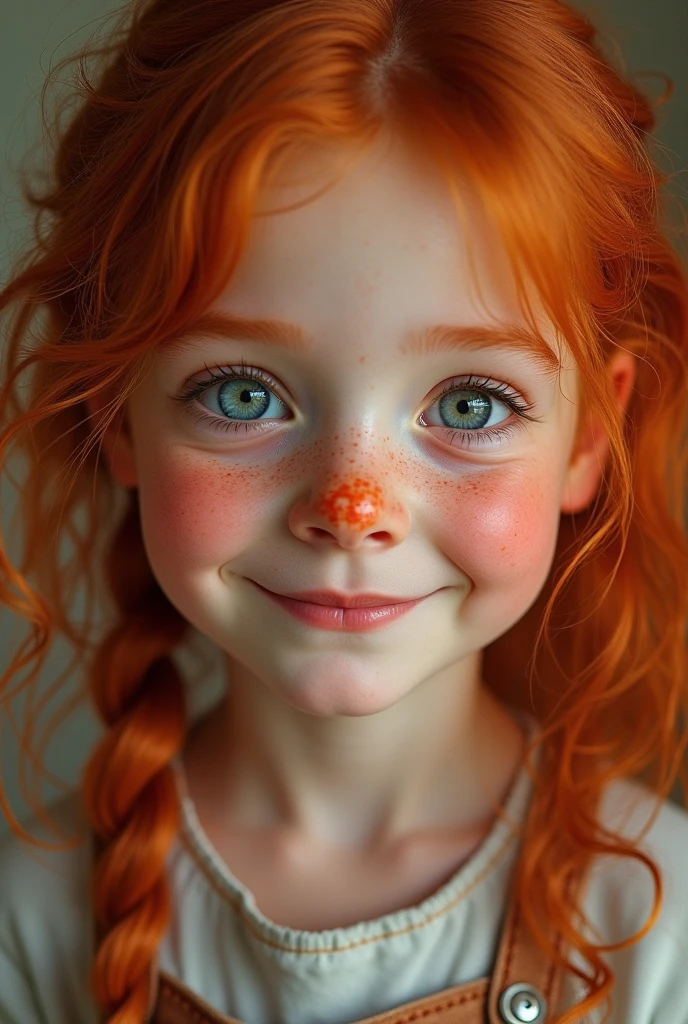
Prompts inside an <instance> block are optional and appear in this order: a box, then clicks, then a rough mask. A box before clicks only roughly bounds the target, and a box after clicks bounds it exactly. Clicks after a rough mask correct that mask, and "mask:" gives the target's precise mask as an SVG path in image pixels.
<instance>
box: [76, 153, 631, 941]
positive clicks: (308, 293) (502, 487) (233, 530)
mask: <svg viewBox="0 0 688 1024" xmlns="http://www.w3.org/2000/svg"><path fill="white" fill-rule="evenodd" d="M328 160H329V161H331V162H328ZM337 160H338V154H337V152H336V151H334V150H333V151H331V153H330V155H329V157H328V156H324V155H323V154H322V153H320V154H319V155H318V156H317V157H316V156H315V154H313V156H312V158H311V159H310V160H309V159H308V158H307V157H304V158H303V165H302V166H301V164H300V163H299V165H298V166H296V165H295V166H294V168H293V169H294V171H297V172H300V171H303V172H305V175H306V177H305V178H304V181H307V184H305V185H304V184H303V182H301V184H298V183H297V184H294V181H293V177H290V180H289V182H288V183H285V184H281V185H280V186H279V187H275V188H274V190H272V191H271V193H270V194H266V196H265V202H264V203H261V204H260V208H261V209H273V208H274V207H276V206H281V205H286V204H287V203H292V202H295V201H296V200H297V199H301V198H304V197H306V196H310V195H312V194H313V193H314V191H315V189H316V187H317V186H319V185H320V184H321V183H325V182H326V181H330V180H331V179H332V176H333V173H335V172H336V171H337V170H338V168H339V166H340V165H339V164H338V162H337ZM465 197H466V199H467V203H468V210H469V213H470V216H469V230H470V235H471V240H472V242H473V245H474V246H475V254H476V261H477V264H476V265H477V269H478V274H479V280H480V285H481V289H482V292H483V295H484V296H485V299H486V302H487V308H488V309H489V315H488V312H486V309H485V308H484V307H482V306H481V305H480V304H479V303H478V301H477V299H476V296H475V295H474V293H473V289H472V288H471V283H470V277H469V272H468V262H467V252H466V245H465V236H464V232H463V229H462V227H461V225H460V223H458V222H457V218H456V215H455V212H454V208H453V205H452V203H451V200H450V197H449V194H448V192H447V190H446V186H445V185H444V183H443V182H442V181H441V180H440V179H439V177H438V176H437V175H436V173H435V172H434V170H433V169H432V167H430V166H427V165H426V164H425V163H423V162H421V160H420V159H419V158H418V157H417V156H414V155H412V154H411V153H410V152H409V151H408V150H407V149H406V148H405V147H404V146H403V144H402V143H401V142H394V143H391V144H390V146H389V148H387V147H386V146H385V145H384V144H380V145H379V146H378V147H376V148H375V149H374V150H373V151H372V152H371V153H370V154H368V156H367V157H365V158H364V159H363V161H362V162H361V163H360V164H359V165H358V166H357V167H356V168H355V169H354V170H353V171H352V172H351V173H350V174H347V176H346V178H345V179H344V180H343V181H342V182H340V183H339V184H338V185H337V186H336V187H335V188H334V189H332V190H331V191H330V192H329V193H327V194H326V195H324V196H321V197H319V198H318V199H316V200H314V201H313V202H311V203H309V204H307V205H306V206H304V207H303V208H301V209H299V210H294V211H291V212H288V213H285V214H279V215H270V216H267V217H261V218H260V219H258V220H256V221H254V230H253V233H252V235H251V238H250V244H249V247H248V250H247V251H246V253H245V255H244V257H243V258H242V261H241V263H240V264H239V266H238V268H237V271H236V273H235V274H234V276H233V278H232V280H231V281H230V283H229V286H228V287H227V289H226V290H225V292H224V293H223V295H222V297H221V298H220V300H218V302H217V303H215V304H214V307H213V308H214V309H218V310H224V311H229V310H231V311H232V312H233V313H236V314H239V315H244V316H252V317H278V318H280V319H283V320H288V321H292V322H294V323H296V324H300V325H301V326H302V327H303V328H305V330H306V331H308V332H309V333H310V334H311V336H312V338H313V343H312V346H311V350H310V351H309V352H308V353H304V352H297V351H292V350H289V349H286V348H284V347H276V346H272V345H267V344H265V343H262V342H259V341H244V340H236V339H233V338H226V339H218V338H203V337H198V338H194V339H193V340H192V342H191V343H187V344H186V345H185V346H177V347H176V348H172V347H170V348H168V349H166V350H165V351H161V352H159V353H158V354H157V355H156V358H155V362H154V365H153V368H152V370H151V371H150V373H149V374H148V376H147V377H146V378H145V379H144V380H143V382H142V383H141V384H140V385H139V386H138V387H137V389H136V391H135V392H134V393H133V394H132V396H131V398H130V399H129V401H128V403H127V406H126V410H125V415H124V416H123V417H122V418H121V420H120V421H119V422H114V423H113V424H112V425H111V426H110V427H109V428H108V431H107V433H106V435H105V437H104V450H105V453H106V457H107V459H108V462H109V465H110V468H111V471H112V473H113V474H114V475H115V477H116V479H117V480H119V481H120V483H121V484H122V485H123V486H125V487H137V488H138V490H139V501H140V508H141V517H142V525H143V532H144V542H145V546H146V550H147V553H148V557H149V559H150V564H151V567H152V570H153V572H154V574H155V576H156V578H157V579H158V581H159V583H160V585H161V587H162V589H163V590H164V591H165V593H166V594H167V596H168V597H169V599H170V600H171V602H172V603H173V604H174V605H175V606H176V607H177V608H178V609H179V610H180V611H181V612H182V613H183V614H184V615H185V616H186V618H187V619H188V620H189V621H190V622H191V623H192V624H193V625H194V626H196V627H197V628H198V629H199V630H200V631H201V632H203V633H204V634H206V635H207V636H208V637H210V638H211V639H212V640H213V641H214V642H215V643H216V644H217V645H219V647H220V648H221V649H222V650H223V651H224V652H226V655H227V665H228V679H229V687H228V696H227V699H226V700H225V701H223V703H222V704H220V705H219V706H218V707H217V708H216V709H214V710H213V711H212V712H211V713H210V714H209V715H208V716H207V717H206V718H205V719H203V720H202V721H201V722H200V723H199V724H198V725H197V726H196V727H195V728H194V729H193V730H192V733H191V735H190V737H189V741H188V744H187V747H186V749H185V752H184V762H185V766H186V769H187V775H188V780H189V788H190V792H191V796H192V798H193V799H194V801H195V803H196V806H197V812H198V814H199V818H200V820H201V823H202V824H203V826H204V827H205V829H206V831H207V832H208V834H209V835H210V837H211V839H212V841H213V842H214V843H215V845H216V847H217V849H218V850H219V852H220V855H221V856H224V857H225V859H226V860H227V862H228V863H229V864H230V866H231V867H232V870H233V871H234V872H235V874H237V875H238V877H240V878H241V879H242V881H244V882H245V883H246V884H248V885H250V886H251V887H252V888H253V891H254V892H255V893H256V895H257V899H258V903H259V905H260V906H261V909H263V911H264V912H266V913H270V914H271V916H272V917H273V919H275V920H277V921H278V922H280V923H284V924H290V925H292V926H295V927H298V926H301V927H329V926H334V925H344V924H346V923H349V920H358V919H360V918H361V916H362V915H363V916H371V915H373V914H379V913H382V912H384V911H386V910H389V909H393V908H394V907H396V906H402V905H408V902H409V901H415V900H417V899H420V898H422V896H423V895H425V894H427V891H428V890H429V891H432V890H433V889H434V888H436V886H437V885H439V884H441V883H442V881H443V880H444V878H445V877H447V876H448V875H449V874H451V872H452V871H453V870H456V867H457V865H458V863H460V862H461V860H462V859H465V857H466V856H468V855H469V854H470V852H471V851H472V850H473V849H475V847H476V845H477V844H478V843H479V842H480V840H481V839H482V837H483V836H484V835H485V833H486V832H487V831H488V830H489V828H490V826H491V824H492V821H493V820H494V818H493V812H492V810H491V803H492V801H494V800H497V799H501V798H502V797H503V796H504V795H505V793H506V792H507V790H508V788H509V786H510V784H511V782H512V780H513V776H514V773H515V771H516V770H517V768H518V766H519V762H520V758H521V755H522V750H523V740H524V737H523V734H522V731H521V728H520V726H519V725H518V724H517V723H516V722H515V720H514V719H513V718H512V716H511V715H510V714H509V713H508V711H507V710H506V709H505V708H503V707H502V706H501V705H499V704H498V703H497V702H496V701H495V699H494V698H492V697H491V696H490V695H489V694H488V693H487V692H486V691H485V689H484V688H483V686H482V684H481V657H482V655H481V652H482V650H483V648H485V646H486V645H488V644H489V643H491V642H492V641H493V640H495V639H496V638H497V637H499V636H500V635H502V634H503V633H505V632H506V631H507V630H508V629H509V628H510V627H511V626H512V625H514V623H516V622H517V621H518V620H519V619H520V618H521V617H522V616H523V615H524V614H525V612H526V611H527V610H528V608H529V607H530V606H531V604H532V603H533V602H534V601H535V599H536V597H537V595H538V593H539V592H540V590H541V588H542V586H543V585H544V582H545V580H546V578H547V575H548V572H549V569H550V566H551V563H552V559H553V555H554V551H555V545H556V539H557V532H558V526H559V521H560V515H561V514H562V512H564V513H565V512H575V511H578V510H580V509H583V508H585V507H586V506H587V505H588V504H589V503H590V502H591V500H592V499H593V497H594V495H595V493H596V491H597V488H598V486H599V482H600V478H601V473H602V468H603V464H604V459H605V457H606V443H605V439H604V437H603V435H602V433H601V428H600V426H599V424H598V423H596V421H595V420H594V418H593V417H592V416H591V415H590V414H589V411H587V410H580V411H581V415H582V417H583V418H582V423H583V425H584V429H583V431H582V435H581V441H580V444H579V447H578V449H577V452H576V456H575V458H573V457H572V452H573V441H574V435H575V429H576V423H577V416H578V413H579V409H578V404H577V395H578V378H577V371H576V369H575V366H574V363H573V359H572V357H571V355H570V353H569V352H568V350H567V349H566V347H565V346H562V347H561V348H559V347H558V346H557V343H556V341H555V338H554V333H553V329H550V334H551V337H552V348H553V349H554V350H555V351H557V352H558V353H559V354H560V355H561V356H562V359H563V361H564V366H563V369H562V371H561V374H560V376H559V378H557V377H556V376H555V377H554V378H550V379H547V378H546V377H545V376H544V375H543V374H542V372H541V370H540V369H539V368H538V367H537V366H536V365H535V363H534V362H533V361H532V358H531V357H530V356H529V355H528V354H526V353H525V352H523V351H518V350H516V351H506V350H504V349H494V348H491V347H490V348H482V349H481V348H480V347H475V348H473V349H471V350H469V349H465V348H464V349H458V348H457V349H454V350H452V349H451V348H446V349H445V350H443V351H438V352H434V353H431V354H417V353H414V352H413V351H410V346H409V345H408V344H406V345H405V344H404V343H405V338H406V335H407V333H408V332H409V331H412V330H417V329H421V328H424V327H426V326H428V325H431V324H440V323H446V324H463V325H465V324H485V323H487V322H488V320H489V317H492V318H494V319H496V320H498V321H505V320H508V321H512V322H516V323H523V320H522V317H521V315H520V312H519V309H518V306H517V303H516V296H515V291H514V289H513V284H512V279H511V276H510V271H509V268H508V264H507V260H506V254H505V252H504V249H503V247H502V244H501V242H500V240H499V237H498V236H497V235H496V233H495V232H494V230H493V228H492V227H491V226H490V224H489V223H488V222H487V221H486V219H485V218H484V217H483V215H482V214H481V212H480V208H479V206H478V204H477V202H476V200H475V197H474V196H473V195H472V194H471V193H470V191H469V189H468V188H466V191H465ZM400 346H402V347H405V348H406V349H407V350H408V351H407V352H406V354H400V353H399V347H400ZM241 359H243V360H244V361H245V363H246V364H247V365H248V366H250V367H255V368H257V369H261V370H263V371H264V372H265V373H267V374H268V375H269V376H270V377H271V378H272V379H273V380H274V382H275V384H276V385H277V388H275V389H274V390H275V394H276V397H271V393H270V391H268V392H267V396H268V397H270V406H269V408H268V409H267V412H265V413H263V414H262V415H260V414H256V415H257V419H259V420H260V419H262V420H266V421H269V425H268V426H267V427H266V428H265V429H262V430H260V429H259V430H256V431H254V432H253V434H246V433H245V432H244V431H243V430H242V431H241V432H237V431H235V430H234V429H231V430H229V431H228V432H222V431H213V430H212V429H211V428H210V427H208V426H207V425H204V424H202V423H200V422H197V419H198V417H199V415H201V414H202V413H205V414H206V416H208V417H210V418H211V419H214V420H215V421H218V420H219V421H223V420H228V419H229V416H228V415H227V413H226V412H225V411H223V408H222V406H220V404H219V399H218V396H219V394H220V388H221V387H222V385H216V386H215V387H213V388H212V389H211V390H210V391H206V392H205V393H204V394H203V395H201V396H200V397H199V398H197V399H195V400H194V401H192V402H190V403H188V404H187V405H183V404H182V403H181V402H177V401H174V396H175V395H176V394H178V392H179V391H180V389H181V388H182V387H183V385H184V384H185V382H188V381H189V380H190V379H191V378H193V379H195V380H199V379H207V378H208V373H207V371H206V370H205V366H204V364H207V366H208V367H209V368H211V369H213V368H215V367H218V368H224V369H228V368H230V367H233V368H234V369H235V370H236V371H237V372H240V370H241V365H240V361H241ZM609 373H610V375H611V378H612V380H613V382H614V385H615V387H616V390H617V394H618V398H619V406H620V409H621V408H623V407H624V406H625V404H626V402H627V400H628V397H629V394H630V389H631V387H632V383H633V378H634V371H633V360H632V357H631V356H630V355H628V354H626V353H619V354H618V355H617V356H616V357H615V358H614V360H613V361H612V362H611V364H610V367H609ZM470 374H474V375H480V376H481V379H484V378H489V380H490V382H491V383H492V384H494V385H500V384H505V383H506V384H508V385H509V393H515V394H517V395H518V396H519V397H520V400H521V402H522V403H523V404H525V403H533V407H532V409H531V410H530V413H531V415H534V416H537V417H538V419H539V422H528V421H525V420H523V421H521V422H522V423H523V429H520V430H514V431H513V433H512V434H511V435H510V436H504V437H503V439H502V442H501V443H500V444H495V443H488V444H485V445H483V446H481V447H477V446H470V447H469V446H468V445H467V444H465V443H463V442H462V441H461V440H460V439H459V437H458V436H457V437H455V438H454V440H453V441H451V440H450V438H451V436H452V432H451V431H449V430H447V426H448V424H447V421H446V419H443V417H442V415H441V413H440V411H439V407H438V404H437V402H436V399H437V398H438V396H439V394H440V393H441V391H442V388H443V387H445V386H446V385H448V384H450V383H452V382H453V380H454V378H458V382H457V387H458V386H459V385H460V384H461V383H462V382H461V378H462V377H466V376H467V375H470ZM263 393H264V392H262V391H261V394H263ZM458 397H459V398H461V397H467V396H464V395H459V396H458ZM105 399H106V396H103V397H102V398H101V399H100V400H93V401H92V402H91V403H90V404H91V406H92V409H94V410H95V409H98V408H100V407H102V405H103V403H104V402H105ZM492 405H493V413H492V414H491V416H490V420H489V426H493V425H495V426H501V425H502V424H505V423H515V422H516V421H518V419H519V417H518V415H517V414H516V413H513V412H511V411H510V409H509V408H508V406H506V405H503V404H502V402H501V401H500V400H498V398H494V399H492ZM452 422H454V421H452ZM481 425H482V422H481ZM251 580H253V581H255V582H257V583H259V584H261V585H262V586H263V587H267V588H269V589H272V590H275V591H279V592H285V591H298V590H303V589H313V588H333V589H337V590H340V591H349V592H357V591H379V592H381V593H386V594H390V595H399V596H402V597H407V598H408V597H412V596H413V597H416V596H421V595H426V594H430V595H432V596H430V597H428V598H427V599H426V600H425V601H424V602H422V603H421V604H420V605H418V606H417V607H416V608H415V609H414V610H412V611H411V612H410V613H409V614H407V615H406V616H405V617H404V618H402V619H399V620H397V621H396V622H392V623H391V624H388V625H386V626H385V627H384V628H382V629H379V630H377V631H374V632H367V633H363V632H360V633H356V632H332V631H329V630H322V629H317V628H314V627H311V626H308V625H305V624H302V623H300V622H297V621H296V620H295V619H293V618H292V617H291V616H289V615H288V614H287V613H286V612H285V611H284V610H283V609H281V608H280V607H278V606H277V605H275V604H274V603H273V602H272V601H271V600H270V599H269V598H268V597H266V595H265V594H264V593H262V592H261V591H260V590H259V589H258V588H256V587H255V586H254V585H253V583H251V582H250V581H251ZM335 863H338V864H339V867H338V868H337V871H336V872H335V871H333V865H334V864H335ZM275 868H278V869H279V872H280V875H279V877H280V879H281V882H282V884H281V886H279V887H274V888H271V887H270V884H269V882H268V877H269V874H270V872H271V871H272V870H274V869H275ZM346 872H348V877H349V878H350V884H346V883H343V877H344V878H346V877H347V876H346ZM333 876H336V877H337V882H338V886H339V887H341V891H342V892H343V893H344V894H345V898H344V899H343V900H342V902H341V904H340V903H338V902H337V900H336V898H335V894H334V890H333V888H332V886H333V882H332V879H333ZM285 879H287V880H288V881H289V884H288V885H287V884H285ZM352 888H355V890H356V893H357V896H356V898H355V900H354V902H353V903H352ZM290 894H291V896H290ZM316 894H317V897H318V900H317V901H315V900H314V899H313V897H314V896H315V895H316ZM309 896H310V897H311V898H310V900H309V899H308V897H309ZM316 902H317V904H318V907H319V909H318V910H317V911H316V910H315V909H309V908H308V907H307V906H305V904H309V903H310V907H311V908H314V907H315V903H316Z"/></svg>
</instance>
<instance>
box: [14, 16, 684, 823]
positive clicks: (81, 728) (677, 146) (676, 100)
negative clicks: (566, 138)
mask: <svg viewBox="0 0 688 1024" xmlns="http://www.w3.org/2000/svg"><path fill="white" fill-rule="evenodd" d="M229 2H231V0H228V3H229ZM117 6H118V5H116V4H107V3H105V0H71V2H70V3H66V4H65V3H64V0H24V2H23V3H21V4H18V3H12V4H10V3H9V2H8V0H6V2H5V4H4V10H3V12H2V14H3V17H2V33H1V34H0V97H1V99H0V141H1V143H2V146H1V148H0V211H1V216H0V281H2V282H3V283H4V282H5V280H6V276H7V271H8V268H9V264H10V259H11V256H12V254H13V253H14V252H16V251H18V249H19V248H20V247H21V245H22V242H23V240H24V238H25V235H26V231H27V224H28V218H27V214H26V211H25V210H24V209H23V207H22V205H21V203H20V199H19V196H20V193H19V186H18V184H17V180H16V174H15V170H16V167H17V164H18V162H19V160H20V159H21V157H22V155H23V154H24V152H25V151H26V149H27V147H28V146H29V145H30V144H32V143H33V142H34V141H35V140H36V139H37V138H38V137H39V133H40V116H39V103H38V97H39V93H40V88H41V85H42V83H43V81H44V78H45V73H46V71H47V70H48V69H49V68H50V67H51V66H52V65H54V64H55V63H56V62H57V61H58V60H59V59H60V58H62V57H64V56H66V55H67V54H68V53H70V52H72V51H73V50H74V49H75V48H76V47H78V46H79V45H81V44H82V43H83V42H84V41H85V39H86V37H87V35H89V34H90V32H91V31H92V30H93V29H94V28H95V27H96V24H95V23H96V21H97V20H98V19H100V18H102V16H103V15H104V14H106V13H107V12H108V11H112V10H115V9H116V8H117ZM577 6H578V7H579V8H580V9H581V10H585V11H587V12H589V13H590V14H591V15H592V16H593V18H594V20H595V22H596V24H597V25H598V26H599V27H600V29H601V30H602V33H603V36H604V39H605V44H604V45H605V50H606V52H607V53H608V54H609V55H610V56H612V58H613V59H614V60H615V62H616V64H617V66H619V67H621V68H622V69H625V70H627V71H629V72H641V71H642V72H647V71H660V72H664V73H665V74H667V75H669V76H670V77H671V78H672V79H673V81H674V85H675V92H674V95H673V96H672V97H671V98H670V99H669V100H668V102H667V103H665V104H664V105H663V106H661V107H660V108H659V110H658V116H659V125H658V129H657V131H656V138H657V139H658V140H659V142H660V143H661V151H660V152H659V154H658V155H659V159H660V164H661V166H662V167H663V169H664V170H666V171H668V172H672V173H673V174H674V175H675V177H674V179H673V180H672V181H671V183H670V185H669V186H668V188H667V190H666V191H667V195H668V196H670V197H672V198H671V199H670V201H669V206H668V214H667V223H669V224H670V225H671V226H672V227H673V228H674V230H681V229H682V226H683V221H684V218H685V216H686V210H688V203H686V177H685V175H684V174H683V171H684V168H685V166H686V162H687V158H688V61H686V49H687V45H688V0H598V2H597V3H594V4H593V3H588V2H583V0H579V2H578V4H577ZM69 73H70V72H69V70H68V71H67V72H63V73H62V74H61V76H60V78H61V80H62V81H64V80H65V79H66V77H67V75H68V74H69ZM639 84H640V85H641V86H642V87H643V88H644V89H645V90H646V91H647V92H648V93H649V94H650V95H652V96H658V95H660V94H661V93H662V92H663V91H664V88H665V83H664V82H663V81H662V80H661V79H657V78H647V79H646V78H643V79H642V80H640V81H639ZM679 247H680V250H681V252H682V253H683V256H684V259H685V253H686V245H685V241H683V242H680V241H679ZM12 474H13V476H15V477H17V478H19V479H21V470H20V467H18V466H17V465H16V464H13V465H12ZM0 485H1V486H0V502H1V507H2V529H3V536H4V537H7V531H8V529H9V526H10V520H11V519H12V517H13V513H14V508H15V503H14V500H13V499H14V489H13V488H11V487H10V485H9V484H8V483H7V481H6V479H5V477H4V475H3V477H2V480H0ZM8 546H9V553H10V557H11V558H12V559H13V560H14V558H13V554H12V553H13V550H16V549H14V548H13V546H12V538H11V537H10V538H9V542H8ZM15 557H16V556H15ZM77 604H78V602H77ZM75 613H76V614H80V613H79V608H78V607H77V608H75ZM26 633H27V630H26V627H25V625H24V623H23V622H22V620H20V619H18V618H17V617H16V616H14V615H10V613H9V612H8V611H7V609H2V610H0V652H1V653H0V668H2V669H3V670H5V669H6V668H7V666H8V664H9V660H10V657H11V656H13V655H14V652H15V651H16V649H17V644H18V642H19V641H20V640H21V639H23V637H24V636H25V635H26ZM70 654H71V652H70V651H69V650H68V649H67V647H66V645H62V644H61V642H58V643H56V644H55V645H54V647H53V649H52V651H51V654H50V656H49V657H48V659H47V660H46V662H45V665H44V670H43V672H42V673H41V677H40V678H41V687H47V686H49V685H50V684H51V683H52V682H54V681H55V680H56V679H57V677H58V676H59V674H60V673H61V672H62V671H63V670H64V668H65V666H66V664H67V661H68V660H69V655H70ZM16 684H17V679H16V678H15V679H13V681H12V688H13V689H14V688H15V687H16ZM81 684H82V680H81V679H80V678H74V679H73V680H72V681H71V682H70V684H69V687H68V690H65V691H63V693H62V695H60V696H58V699H57V701H51V702H50V703H49V704H48V705H47V707H46V709H45V713H44V714H43V715H42V716H41V717H40V718H39V722H40V724H41V726H43V725H44V724H45V723H46V722H47V721H48V720H49V718H50V717H52V715H53V714H54V713H55V711H56V710H57V708H58V707H60V706H61V705H62V702H63V700H64V696H65V694H67V693H69V694H72V693H73V692H74V691H75V690H76V689H77V688H79V686H80V685H81ZM11 709H12V712H13V715H14V716H15V717H16V720H17V722H18V724H21V721H22V712H23V699H22V698H20V699H17V700H15V701H13V702H12V706H11ZM1 720H2V731H0V746H1V749H2V777H3V781H4V785H5V788H6V791H7V794H8V798H9V801H10V805H11V807H12V808H13V811H14V813H15V814H17V815H18V816H20V817H22V816H24V815H26V813H27V805H26V804H25V802H24V800H23V799H22V798H21V796H20V789H19V783H18V778H17V742H16V740H15V739H14V735H13V733H12V731H11V729H10V727H9V724H8V723H7V722H6V721H5V719H4V715H3V716H2V719H1ZM99 732H100V726H99V725H98V724H97V721H96V719H95V716H94V715H93V713H92V712H91V711H90V710H89V709H88V706H86V707H85V708H82V709H81V710H79V711H78V712H77V713H75V714H73V715H72V716H71V717H70V718H69V719H67V721H66V722H65V723H64V724H63V725H62V726H61V728H60V729H59V730H58V732H57V733H56V735H55V737H54V739H53V741H52V742H51V743H50V745H49V746H48V748H47V751H46V763H47V765H48V768H49V769H50V771H52V772H53V773H54V774H55V775H56V776H57V777H58V778H59V779H62V780H63V781H64V783H65V786H66V787H68V786H73V785H75V784H76V782H77V779H78V777H79V773H80V770H81V768H82V766H83V764H84V762H85V760H86V758H87V756H88V754H89V753H90V751H91V749H92V746H93V744H94V742H95V740H96V738H97V736H98V735H99ZM61 792H62V789H56V788H55V787H54V786H52V785H51V784H49V783H46V784H44V786H43V788H42V790H41V793H42V796H43V798H44V799H45V800H47V801H50V800H52V799H54V798H55V797H56V796H58V795H60V793H61ZM7 827H8V826H7V822H6V820H5V819H4V816H3V815H2V812H0V836H1V835H2V833H3V832H4V831H6V830H7Z"/></svg>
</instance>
